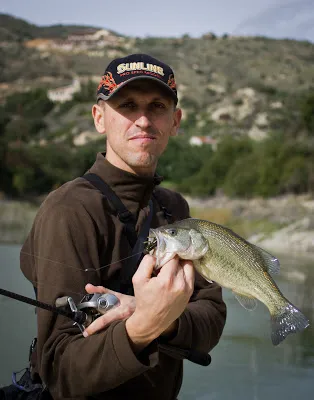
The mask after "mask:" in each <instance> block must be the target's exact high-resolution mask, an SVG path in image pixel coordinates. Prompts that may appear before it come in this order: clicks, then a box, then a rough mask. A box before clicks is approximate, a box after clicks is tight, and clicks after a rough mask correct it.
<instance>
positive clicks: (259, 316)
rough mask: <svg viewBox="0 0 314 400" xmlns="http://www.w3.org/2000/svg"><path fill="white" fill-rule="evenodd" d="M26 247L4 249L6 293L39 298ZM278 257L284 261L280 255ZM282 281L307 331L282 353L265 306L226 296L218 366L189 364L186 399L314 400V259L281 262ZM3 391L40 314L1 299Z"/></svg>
mask: <svg viewBox="0 0 314 400" xmlns="http://www.w3.org/2000/svg"><path fill="white" fill-rule="evenodd" d="M19 250H20V246H15V245H12V246H7V245H0V261H1V262H0V287H1V288H2V289H6V290H12V291H14V292H17V293H20V294H23V295H25V296H30V297H32V298H33V297H34V295H33V288H32V286H31V284H30V283H29V282H28V281H26V279H25V278H24V277H23V275H22V273H21V272H20V270H19ZM276 256H278V254H276ZM279 259H280V261H281V273H280V275H278V276H276V277H275V280H276V282H277V284H278V286H279V287H280V289H281V291H282V292H283V293H284V294H285V295H286V297H287V298H288V299H289V300H290V301H291V302H292V303H294V304H295V305H296V306H297V307H299V308H300V309H301V310H302V311H303V312H304V314H305V315H306V316H307V317H308V318H309V319H310V321H313V322H312V324H311V325H310V327H309V328H307V329H306V330H305V331H304V332H302V333H299V334H296V335H290V336H289V337H288V338H287V339H286V340H285V341H284V342H283V343H281V344H280V345H279V346H277V347H274V346H273V345H272V343H271V340H270V322H269V313H268V310H267V309H266V307H265V306H264V305H263V304H261V303H259V304H258V307H257V309H256V310H255V311H252V312H249V311H246V310H245V309H243V308H242V307H241V306H240V305H239V303H238V302H237V301H236V300H235V298H234V297H233V295H232V294H231V292H230V291H227V290H226V291H224V299H225V301H226V303H227V307H228V319H227V324H226V328H225V330H224V333H223V337H222V339H221V341H220V343H219V345H218V346H217V347H216V348H215V349H214V350H213V351H212V353H211V356H212V364H211V365H210V366H209V367H200V366H197V365H195V364H192V363H190V362H188V361H186V362H185V364H184V368H185V371H184V381H183V386H182V390H181V392H180V396H179V400H229V399H230V400H264V399H267V400H295V399H296V398H298V399H313V398H314V257H313V261H312V260H307V261H306V260H300V259H299V258H298V257H296V256H289V257H281V256H280V257H279ZM0 307H1V308H0V315H1V328H0V387H1V386H3V385H7V384H9V383H10V382H11V373H12V371H19V370H21V369H22V368H24V367H25V366H26V364H27V358H28V347H29V344H30V342H31V339H32V338H33V337H34V336H35V332H36V330H35V314H34V308H33V307H32V306H29V305H27V304H23V303H20V302H18V301H16V300H12V299H9V298H6V297H3V296H0Z"/></svg>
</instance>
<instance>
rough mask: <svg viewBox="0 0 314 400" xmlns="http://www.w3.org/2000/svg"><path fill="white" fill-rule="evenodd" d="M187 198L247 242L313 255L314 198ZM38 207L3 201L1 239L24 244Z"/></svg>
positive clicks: (196, 213)
mask: <svg viewBox="0 0 314 400" xmlns="http://www.w3.org/2000/svg"><path fill="white" fill-rule="evenodd" d="M186 198H187V200H188V202H189V204H190V207H191V214H192V216H193V217H199V218H205V219H208V220H211V221H213V222H217V223H220V224H222V225H225V226H228V227H230V228H231V229H233V230H235V232H237V233H239V234H240V235H242V236H244V237H246V238H247V239H248V240H249V241H250V242H252V243H255V244H257V245H259V246H260V247H263V248H265V249H267V250H270V251H273V252H278V253H287V254H292V253H293V254H300V256H309V257H313V256H314V197H311V196H292V195H288V196H283V197H280V198H272V199H252V200H243V199H229V198H227V197H220V196H218V197H211V198H208V199H197V198H189V197H186ZM37 210H38V205H34V204H30V203H27V202H17V201H4V200H3V201H2V202H1V207H0V242H2V243H19V244H20V243H23V241H24V239H25V237H26V235H27V233H28V231H29V230H30V228H31V225H32V222H33V219H34V217H35V215H36V212H37Z"/></svg>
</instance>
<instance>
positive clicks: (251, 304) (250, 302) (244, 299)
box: [233, 291, 257, 311]
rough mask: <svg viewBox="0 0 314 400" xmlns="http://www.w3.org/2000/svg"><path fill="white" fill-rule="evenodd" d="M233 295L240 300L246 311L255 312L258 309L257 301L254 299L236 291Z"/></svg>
mask: <svg viewBox="0 0 314 400" xmlns="http://www.w3.org/2000/svg"><path fill="white" fill-rule="evenodd" d="M233 294H234V295H235V298H236V299H237V300H238V302H239V303H240V304H241V306H242V307H244V308H245V309H246V310H249V311H253V310H255V308H256V307H257V301H256V299H255V298H254V297H249V296H247V295H244V294H242V293H237V292H235V291H233Z"/></svg>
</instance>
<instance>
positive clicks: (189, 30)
mask: <svg viewBox="0 0 314 400" xmlns="http://www.w3.org/2000/svg"><path fill="white" fill-rule="evenodd" d="M0 12H1V13H6V14H10V15H13V16H16V17H19V18H22V19H25V20H27V21H28V22H31V23H34V24H36V25H40V26H43V25H54V24H75V25H89V26H95V27H99V28H105V29H110V30H113V31H115V32H117V33H120V34H123V35H127V36H137V37H147V36H165V37H179V36H182V35H184V34H189V35H190V36H191V37H200V36H201V35H203V34H205V33H208V32H213V33H215V34H216V35H218V36H221V35H223V34H224V33H228V34H234V35H262V36H268V37H273V38H291V39H299V40H303V39H304V40H309V41H311V42H314V0H298V1H296V0H218V1H217V0H133V1H130V0H114V1H106V0H98V1H93V0H89V1H88V0H75V1H72V0H53V1H48V0H46V1H45V0H0Z"/></svg>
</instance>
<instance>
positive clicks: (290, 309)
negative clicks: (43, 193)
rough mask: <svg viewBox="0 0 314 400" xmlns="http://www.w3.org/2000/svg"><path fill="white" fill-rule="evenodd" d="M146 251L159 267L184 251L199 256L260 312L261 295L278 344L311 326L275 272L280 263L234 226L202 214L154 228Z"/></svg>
mask: <svg viewBox="0 0 314 400" xmlns="http://www.w3.org/2000/svg"><path fill="white" fill-rule="evenodd" d="M146 243H147V244H146V250H147V251H148V252H149V253H150V254H151V255H153V256H155V257H156V269H159V268H161V267H162V266H163V265H164V264H165V263H166V262H167V261H169V260H171V259H172V258H173V257H175V256H176V255H178V256H179V257H180V258H182V259H185V260H193V264H194V267H195V268H196V270H197V271H198V272H199V274H200V275H201V276H203V278H205V279H206V280H207V281H209V282H213V281H215V282H216V283H218V284H219V285H221V286H223V287H225V288H228V289H231V290H232V291H233V293H234V295H235V297H236V299H237V300H238V301H239V303H240V304H241V305H242V306H243V307H244V308H246V309H248V310H254V309H255V307H256V305H257V301H256V299H258V300H259V301H261V302H262V303H264V304H265V305H266V307H267V308H268V310H269V312H270V315H271V340H272V343H273V344H274V345H275V346H276V345H278V344H279V343H280V342H282V341H283V340H284V339H285V338H286V337H287V335H289V334H290V333H296V332H299V331H302V330H304V329H305V328H306V327H307V326H309V321H308V319H307V318H306V317H305V316H304V315H303V314H302V313H301V311H300V310H298V309H297V308H296V307H295V306H294V305H293V304H291V303H290V302H289V301H288V300H287V299H286V298H285V297H284V296H283V294H282V293H281V292H280V290H279V288H278V286H277V285H276V283H275V282H274V280H273V279H272V277H271V276H270V274H276V273H279V268H280V266H279V261H278V259H277V258H276V257H274V256H272V255H271V254H269V253H268V252H266V251H265V250H263V249H261V248H259V247H257V246H255V245H254V244H251V243H249V242H247V241H246V240H245V239H243V238H242V237H241V236H239V235H237V234H236V233H235V232H233V231H232V230H230V229H228V228H226V227H224V226H221V225H218V224H215V223H213V222H209V221H206V220H200V219H196V218H187V219H184V220H182V221H179V222H176V223H174V224H171V225H165V226H162V227H159V228H157V229H150V231H149V237H148V241H147V242H146Z"/></svg>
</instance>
